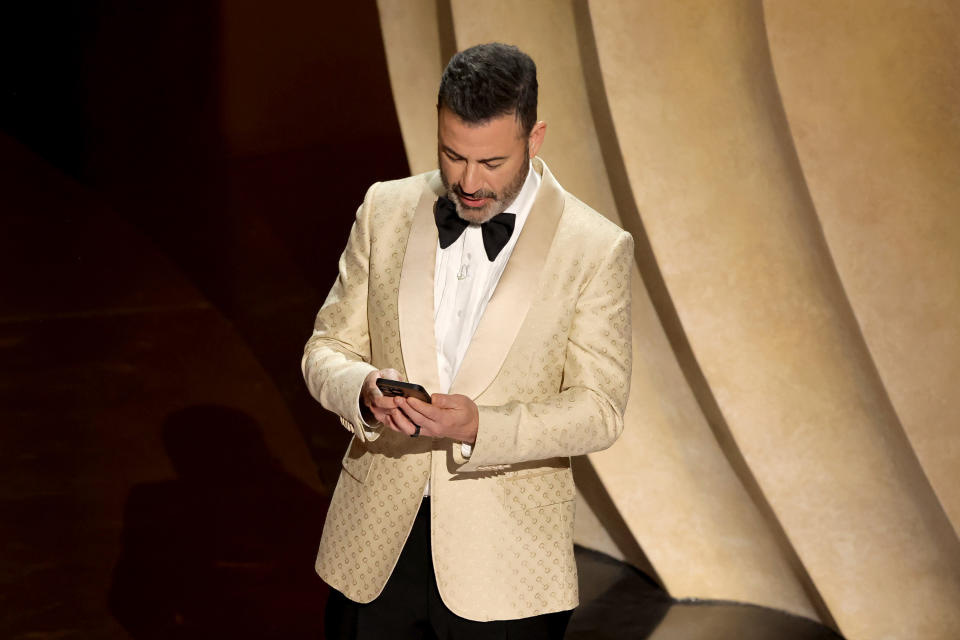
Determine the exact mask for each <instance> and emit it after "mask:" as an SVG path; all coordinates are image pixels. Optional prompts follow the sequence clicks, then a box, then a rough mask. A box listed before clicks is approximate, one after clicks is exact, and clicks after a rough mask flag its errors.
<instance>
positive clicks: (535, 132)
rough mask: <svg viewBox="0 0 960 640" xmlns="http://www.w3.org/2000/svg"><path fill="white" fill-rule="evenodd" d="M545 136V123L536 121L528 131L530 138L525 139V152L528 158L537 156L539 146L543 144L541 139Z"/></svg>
mask: <svg viewBox="0 0 960 640" xmlns="http://www.w3.org/2000/svg"><path fill="white" fill-rule="evenodd" d="M546 135H547V123H546V122H544V121H543V120H540V121H538V122H537V123H536V124H535V125H533V129H531V130H530V136H529V137H528V138H527V150H528V151H529V153H530V157H531V158H532V157H533V156H535V155H537V152H539V151H540V145H542V144H543V138H544V136H546Z"/></svg>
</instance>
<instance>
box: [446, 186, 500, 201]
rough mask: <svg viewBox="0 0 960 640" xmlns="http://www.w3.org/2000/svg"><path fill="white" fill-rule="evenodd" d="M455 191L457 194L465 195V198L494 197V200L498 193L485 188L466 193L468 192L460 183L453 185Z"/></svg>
mask: <svg viewBox="0 0 960 640" xmlns="http://www.w3.org/2000/svg"><path fill="white" fill-rule="evenodd" d="M453 192H454V193H455V194H457V195H458V196H461V197H464V198H471V199H476V198H492V199H494V200H496V199H497V194H496V193H494V192H493V191H484V190H482V189H480V190H477V191H474V192H473V193H466V192H465V191H464V190H463V189H462V188H461V187H460V185H459V184H455V185H453Z"/></svg>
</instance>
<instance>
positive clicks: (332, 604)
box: [324, 498, 573, 640]
mask: <svg viewBox="0 0 960 640" xmlns="http://www.w3.org/2000/svg"><path fill="white" fill-rule="evenodd" d="M572 613H573V612H572V611H560V612H557V613H548V614H544V615H540V616H534V617H532V618H521V619H519V620H494V621H492V622H476V621H474V620H467V619H466V618H461V617H460V616H458V615H457V614H455V613H453V612H452V611H450V610H449V609H447V607H446V606H445V605H444V604H443V601H442V600H441V599H440V592H439V591H438V590H437V581H436V579H435V578H434V573H433V559H432V556H431V553H430V499H429V498H424V500H423V505H421V507H420V511H419V512H418V513H417V519H416V521H415V522H414V524H413V530H412V531H411V532H410V537H409V538H408V539H407V544H406V545H405V546H404V547H403V551H402V552H401V554H400V559H399V560H398V561H397V566H396V568H395V569H394V570H393V574H392V575H391V576H390V579H389V580H388V581H387V586H386V587H384V589H383V592H382V593H381V594H380V595H379V596H378V597H377V598H376V599H375V600H374V601H373V602H370V603H369V604H358V603H356V602H354V601H352V600H350V599H348V598H347V597H345V596H344V595H343V594H342V593H340V592H339V591H337V590H336V589H331V590H330V599H329V601H328V602H327V610H326V614H325V619H324V628H325V630H326V637H327V640H382V639H383V638H390V639H391V640H402V639H407V638H409V639H410V640H414V639H416V640H426V639H429V640H507V639H508V638H522V639H523V640H561V639H562V638H563V634H564V633H565V632H566V629H567V623H568V622H569V621H570V615H571V614H572Z"/></svg>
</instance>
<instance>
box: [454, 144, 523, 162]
mask: <svg viewBox="0 0 960 640" xmlns="http://www.w3.org/2000/svg"><path fill="white" fill-rule="evenodd" d="M441 148H442V149H443V151H444V153H448V154H450V155H452V156H454V157H456V158H459V159H461V160H463V159H465V158H464V157H463V156H462V155H460V154H459V153H457V152H456V151H454V150H453V149H451V148H450V147H448V146H447V145H441ZM509 157H510V156H494V157H492V158H481V159H480V160H477V162H481V163H487V162H498V161H500V160H506V159H507V158H509Z"/></svg>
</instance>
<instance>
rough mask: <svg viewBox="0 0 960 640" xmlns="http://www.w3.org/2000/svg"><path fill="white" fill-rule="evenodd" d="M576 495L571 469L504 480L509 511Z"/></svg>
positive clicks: (562, 500)
mask: <svg viewBox="0 0 960 640" xmlns="http://www.w3.org/2000/svg"><path fill="white" fill-rule="evenodd" d="M574 497H576V487H575V486H574V484H573V474H572V473H571V472H570V469H560V470H559V471H554V470H549V471H544V472H541V473H534V474H528V475H522V476H514V477H512V478H505V479H504V481H503V500H504V504H505V505H506V507H507V510H508V511H523V510H526V509H534V508H536V507H545V506H547V505H551V504H556V503H558V502H566V501H568V500H573V499H574Z"/></svg>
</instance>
